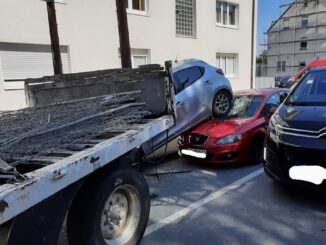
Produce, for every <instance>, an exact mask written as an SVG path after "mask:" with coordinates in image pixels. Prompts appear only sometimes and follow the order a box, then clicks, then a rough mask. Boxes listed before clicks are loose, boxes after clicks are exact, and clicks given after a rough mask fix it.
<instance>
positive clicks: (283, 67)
mask: <svg viewBox="0 0 326 245" xmlns="http://www.w3.org/2000/svg"><path fill="white" fill-rule="evenodd" d="M282 71H286V61H284V60H283V61H282Z"/></svg>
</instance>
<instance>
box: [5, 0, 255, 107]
mask: <svg viewBox="0 0 326 245" xmlns="http://www.w3.org/2000/svg"><path fill="white" fill-rule="evenodd" d="M60 2H64V3H63V4H59V3H57V4H56V13H57V21H58V31H59V38H60V45H61V52H62V54H61V56H62V63H63V70H64V72H65V73H70V72H82V71H91V70H100V69H109V68H117V67H120V54H119V35H118V27H117V26H118V25H117V16H116V3H115V0H60ZM127 12H128V22H129V34H130V45H131V54H132V64H133V66H134V67H137V66H139V65H142V64H148V63H158V64H164V61H166V60H175V59H177V60H182V59H188V58H198V59H202V60H204V61H206V62H207V63H209V64H211V65H214V66H217V67H221V68H222V69H223V70H224V72H225V74H226V76H227V77H228V78H229V79H230V81H231V83H232V85H233V88H234V90H238V89H245V88H250V86H251V84H253V81H252V77H254V76H253V74H255V73H254V72H255V70H254V65H253V60H254V59H253V57H255V50H256V46H255V43H256V34H255V30H256V12H257V4H256V0H232V1H216V0H128V9H127ZM0 29H1V32H0V111H1V110H12V109H17V108H21V107H24V106H25V96H24V90H23V82H22V81H23V80H24V79H25V78H31V77H32V78H33V77H41V76H45V75H53V67H52V56H51V48H50V37H49V27H48V17H47V10H46V4H45V2H44V1H42V0H1V1H0Z"/></svg>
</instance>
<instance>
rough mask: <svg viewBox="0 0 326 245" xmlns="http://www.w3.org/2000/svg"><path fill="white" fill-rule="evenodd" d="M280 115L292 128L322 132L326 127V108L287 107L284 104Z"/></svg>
mask: <svg viewBox="0 0 326 245" xmlns="http://www.w3.org/2000/svg"><path fill="white" fill-rule="evenodd" d="M278 114H279V116H280V118H281V119H282V120H283V121H284V122H285V124H287V126H288V127H291V128H297V129H305V130H320V129H322V128H325V127H326V106H287V105H284V104H283V105H282V106H281V107H280V109H279V111H278Z"/></svg>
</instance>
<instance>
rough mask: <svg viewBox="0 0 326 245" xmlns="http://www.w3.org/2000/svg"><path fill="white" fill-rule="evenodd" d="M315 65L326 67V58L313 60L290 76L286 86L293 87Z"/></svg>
mask: <svg viewBox="0 0 326 245" xmlns="http://www.w3.org/2000/svg"><path fill="white" fill-rule="evenodd" d="M315 67H326V59H320V60H313V61H311V62H310V63H309V64H308V65H306V66H305V67H304V68H303V69H302V70H300V71H299V72H298V73H297V74H295V75H294V76H293V77H292V78H290V79H289V80H288V81H287V83H286V84H285V87H286V88H291V87H293V85H294V84H296V83H297V82H298V81H299V80H300V79H301V78H302V77H303V76H304V75H305V74H306V73H307V72H308V71H309V70H310V69H311V68H315Z"/></svg>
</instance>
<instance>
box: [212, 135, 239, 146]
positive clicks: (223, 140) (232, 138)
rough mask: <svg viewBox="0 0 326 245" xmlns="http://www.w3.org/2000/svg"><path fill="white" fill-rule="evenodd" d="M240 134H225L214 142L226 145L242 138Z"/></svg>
mask: <svg viewBox="0 0 326 245" xmlns="http://www.w3.org/2000/svg"><path fill="white" fill-rule="evenodd" d="M242 138H243V137H242V135H241V134H230V135H227V136H225V137H223V138H221V139H219V140H218V141H216V144H218V145H228V144H233V143H236V142H238V141H240V140H242Z"/></svg>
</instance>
